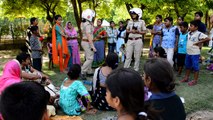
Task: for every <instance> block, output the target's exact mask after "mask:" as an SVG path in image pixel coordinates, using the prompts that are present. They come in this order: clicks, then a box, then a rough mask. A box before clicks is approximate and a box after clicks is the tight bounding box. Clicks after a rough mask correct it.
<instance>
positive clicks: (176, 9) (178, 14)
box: [174, 2, 180, 18]
mask: <svg viewBox="0 0 213 120" xmlns="http://www.w3.org/2000/svg"><path fill="white" fill-rule="evenodd" d="M174 8H175V13H176V15H177V18H178V17H180V12H179V10H178V6H177V3H176V2H174Z"/></svg>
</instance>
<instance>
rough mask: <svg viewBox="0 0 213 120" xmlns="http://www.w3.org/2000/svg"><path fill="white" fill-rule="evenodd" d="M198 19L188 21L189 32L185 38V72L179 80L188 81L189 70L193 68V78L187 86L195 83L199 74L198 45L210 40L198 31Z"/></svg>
mask: <svg viewBox="0 0 213 120" xmlns="http://www.w3.org/2000/svg"><path fill="white" fill-rule="evenodd" d="M198 26H199V21H196V20H194V21H192V22H190V27H189V29H190V32H189V34H188V40H187V51H186V52H187V54H186V60H185V67H186V74H185V77H184V78H183V79H182V80H181V82H188V81H189V75H190V72H191V70H192V69H193V70H194V79H193V80H192V81H190V82H188V85H189V86H193V85H196V84H197V81H198V76H199V58H200V47H201V46H202V43H204V42H207V41H209V40H210V38H208V36H207V35H205V34H204V33H202V32H199V31H198Z"/></svg>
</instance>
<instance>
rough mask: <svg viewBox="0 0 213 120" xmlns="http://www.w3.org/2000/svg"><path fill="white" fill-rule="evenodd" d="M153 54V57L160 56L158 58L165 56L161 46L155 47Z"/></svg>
mask: <svg viewBox="0 0 213 120" xmlns="http://www.w3.org/2000/svg"><path fill="white" fill-rule="evenodd" d="M153 56H154V57H155V58H157V57H160V58H166V52H165V50H164V49H163V48H162V47H155V48H154V52H153Z"/></svg>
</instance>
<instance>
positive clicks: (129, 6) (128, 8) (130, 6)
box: [125, 3, 133, 15]
mask: <svg viewBox="0 0 213 120" xmlns="http://www.w3.org/2000/svg"><path fill="white" fill-rule="evenodd" d="M125 5H126V9H127V11H128V13H129V11H130V9H131V8H133V5H132V4H129V3H125ZM129 15H130V14H129Z"/></svg>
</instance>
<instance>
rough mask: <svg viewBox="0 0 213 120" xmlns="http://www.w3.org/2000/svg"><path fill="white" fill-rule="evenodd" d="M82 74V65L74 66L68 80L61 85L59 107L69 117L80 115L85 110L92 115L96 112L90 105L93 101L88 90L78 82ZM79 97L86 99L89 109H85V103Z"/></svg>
mask: <svg viewBox="0 0 213 120" xmlns="http://www.w3.org/2000/svg"><path fill="white" fill-rule="evenodd" d="M80 73H81V67H80V65H78V64H74V65H72V66H71V67H70V69H69V72H68V73H67V75H68V78H66V79H65V80H64V82H63V83H62V85H61V89H60V98H59V105H60V107H61V108H62V110H63V112H65V113H66V114H67V115H80V113H81V112H83V111H85V110H86V111H87V113H91V114H93V113H95V112H96V110H95V109H92V106H91V105H90V103H91V101H92V100H91V97H90V95H89V93H88V91H87V89H86V88H85V86H84V85H83V83H82V82H80V81H78V80H77V79H78V77H79V75H80ZM78 95H80V96H82V97H84V98H85V99H86V103H87V108H85V107H84V105H83V102H82V101H81V100H80V99H78V98H77V96H78Z"/></svg>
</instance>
